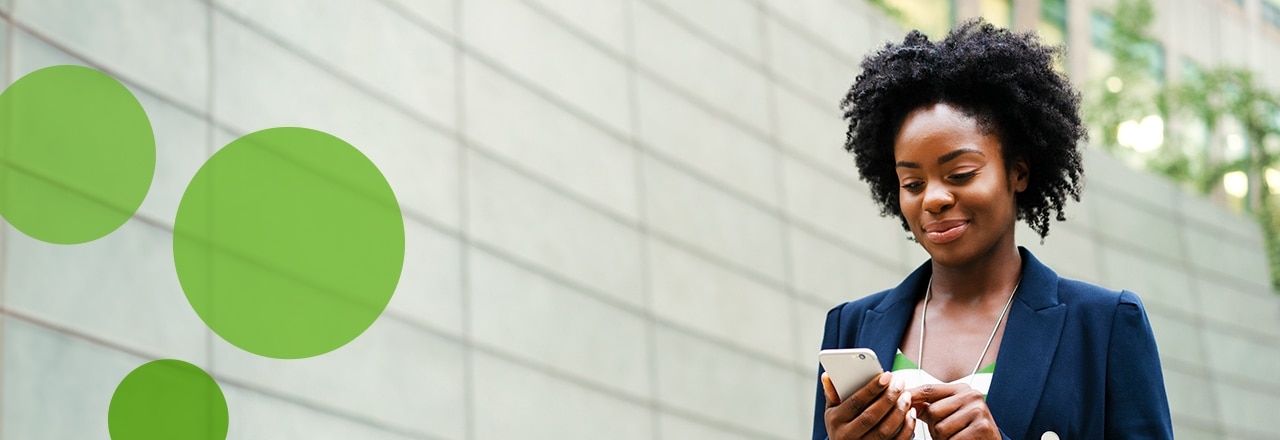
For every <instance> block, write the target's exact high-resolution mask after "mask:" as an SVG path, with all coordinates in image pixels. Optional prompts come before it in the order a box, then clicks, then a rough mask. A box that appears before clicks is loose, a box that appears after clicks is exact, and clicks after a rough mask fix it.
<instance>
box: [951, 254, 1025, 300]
mask: <svg viewBox="0 0 1280 440" xmlns="http://www.w3.org/2000/svg"><path fill="white" fill-rule="evenodd" d="M1021 273H1022V254H1021V253H1019V252H1018V248H1017V246H1014V245H1013V244H1012V243H1010V244H1009V245H1007V246H996V249H995V250H993V251H992V253H991V254H990V255H987V256H986V258H980V259H978V260H977V261H974V262H972V263H970V264H968V265H965V266H958V267H957V266H943V265H940V264H938V263H937V262H934V263H933V281H932V282H933V297H934V298H935V299H940V300H944V301H946V302H951V303H968V304H981V303H983V302H984V301H986V300H990V299H992V298H993V297H998V298H995V299H999V300H1001V301H1004V300H1005V299H1006V295H1008V294H1009V292H1010V291H1012V290H1013V287H1014V286H1016V285H1017V284H1018V278H1019V277H1020V276H1021Z"/></svg>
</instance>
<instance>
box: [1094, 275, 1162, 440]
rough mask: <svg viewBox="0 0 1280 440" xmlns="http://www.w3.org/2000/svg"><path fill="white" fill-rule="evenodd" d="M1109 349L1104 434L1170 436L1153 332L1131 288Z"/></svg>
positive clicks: (1122, 295)
mask: <svg viewBox="0 0 1280 440" xmlns="http://www.w3.org/2000/svg"><path fill="white" fill-rule="evenodd" d="M1108 347H1109V348H1108V352H1107V382H1106V387H1107V388H1106V422H1105V429H1106V438H1112V439H1120V438H1123V439H1172V438H1173V422H1172V420H1171V419H1170V416H1169V399H1168V397H1167V395H1166V394H1165V388H1164V374H1163V373H1161V369H1160V354H1159V353H1158V352H1157V351H1156V340H1155V335H1154V334H1153V333H1152V332H1151V323H1150V322H1149V321H1147V313H1146V311H1145V310H1144V309H1143V307H1142V302H1141V301H1140V300H1139V299H1138V296H1137V295H1135V294H1133V292H1129V291H1124V292H1121V293H1120V302H1119V304H1118V305H1117V306H1116V310H1115V318H1114V320H1113V321H1112V326H1111V340H1110V344H1109V345H1108Z"/></svg>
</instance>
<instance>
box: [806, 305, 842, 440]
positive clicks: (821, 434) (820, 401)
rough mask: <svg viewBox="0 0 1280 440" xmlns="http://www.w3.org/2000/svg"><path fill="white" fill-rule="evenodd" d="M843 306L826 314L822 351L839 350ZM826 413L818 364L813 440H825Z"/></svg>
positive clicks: (820, 371) (820, 370)
mask: <svg viewBox="0 0 1280 440" xmlns="http://www.w3.org/2000/svg"><path fill="white" fill-rule="evenodd" d="M843 309H844V305H843V304H841V305H838V306H836V307H835V308H833V309H831V311H829V312H827V323H826V326H825V327H824V328H823V331H822V349H823V350H826V349H828V348H839V346H840V314H841V311H842V310H843ZM826 411H827V397H826V395H824V394H823V392H822V364H821V363H819V364H818V388H817V397H816V398H815V403H814V407H813V440H826V439H827V423H826V420H825V419H824V418H823V415H824V414H826Z"/></svg>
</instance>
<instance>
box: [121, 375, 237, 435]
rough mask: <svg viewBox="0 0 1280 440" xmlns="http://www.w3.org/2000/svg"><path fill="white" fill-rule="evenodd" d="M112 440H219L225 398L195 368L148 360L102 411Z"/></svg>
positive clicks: (224, 428)
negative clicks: (105, 409) (106, 408)
mask: <svg viewBox="0 0 1280 440" xmlns="http://www.w3.org/2000/svg"><path fill="white" fill-rule="evenodd" d="M107 429H108V431H110V433H111V438H112V440H179V439H180V440H196V439H201V440H222V439H225V438H227V400H226V398H224V397H223V395H222V389H221V388H218V383H217V382H214V381H213V378H211V377H209V375H208V374H206V373H205V372H204V370H201V369H200V367H197V366H195V365H191V364H189V363H186V362H183V361H180V360H175V359H161V360H157V361H151V362H148V363H146V364H143V365H142V366H140V367H138V368H135V369H134V370H133V372H131V373H129V375H128V376H125V377H124V380H121V381H120V385H118V386H117V387H116V392H115V394H112V395H111V406H110V408H109V409H108V410H107Z"/></svg>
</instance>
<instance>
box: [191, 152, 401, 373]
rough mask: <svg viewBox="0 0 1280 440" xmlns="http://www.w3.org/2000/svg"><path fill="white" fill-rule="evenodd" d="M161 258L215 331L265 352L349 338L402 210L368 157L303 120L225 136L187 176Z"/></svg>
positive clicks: (303, 353) (373, 296) (365, 316)
mask: <svg viewBox="0 0 1280 440" xmlns="http://www.w3.org/2000/svg"><path fill="white" fill-rule="evenodd" d="M173 259H174V265H175V266H176V268H177V271H178V280H179V281H180V282H181V284H182V290H183V292H184V293H186V296H187V300H188V301H189V302H190V303H191V306H192V307H193V308H194V309H195V311H196V313H197V314H199V315H200V318H201V319H203V320H204V322H205V324H208V325H209V328H211V329H213V331H214V332H216V333H217V334H218V335H219V336H221V337H222V338H223V339H225V340H226V341H227V342H230V343H231V344H233V345H235V346H237V347H240V348H242V349H244V350H245V351H248V352H250V353H254V354H257V355H260V356H266V357H271V358H277V359H297V358H304V357H310V356H316V355H319V354H324V353H326V352H329V351H330V350H334V349H336V348H338V347H341V346H342V345H344V344H346V343H347V342H350V341H351V340H352V339H355V338H356V337H357V336H359V335H360V333H362V332H364V330H365V329H367V328H368V327H369V325H370V324H372V323H373V321H374V320H376V319H377V318H378V315H380V314H381V313H382V311H383V309H385V308H386V306H387V303H388V302H389V301H390V300H391V294H392V293H393V292H394V291H395V287H396V283H397V282H398V281H399V278H400V270H401V267H402V265H403V263H404V221H403V219H402V218H401V214H400V205H399V204H398V203H397V202H396V197H395V194H394V193H392V191H391V186H390V185H389V184H388V183H387V181H386V179H385V178H384V177H383V176H382V173H381V172H380V171H378V168H377V167H376V166H374V164H373V162H371V161H369V159H368V158H367V157H365V156H364V155H363V154H361V153H360V151H359V150H356V149H355V148H354V147H352V146H351V145H350V144H347V143H346V142H344V141H342V140H341V139H338V138H336V137H334V136H331V135H328V134H326V133H323V132H320V131H315V130H310V129H305V128H292V127H286V128H272V129H267V130H262V131H258V132H255V133H251V134H248V135H246V136H244V137H241V138H239V139H236V140H235V141H233V142H231V143H230V144H227V146H226V147H223V148H222V150H220V151H218V152H217V153H216V154H214V155H213V157H212V158H210V159H209V161H208V162H206V163H205V164H204V166H202V167H201V168H200V171H198V172H197V173H196V175H195V178H193V179H192V180H191V184H190V185H189V186H187V189H186V192H185V193H184V194H183V196H182V202H181V204H180V205H179V206H178V216H177V218H176V219H175V221H174V234H173Z"/></svg>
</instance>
